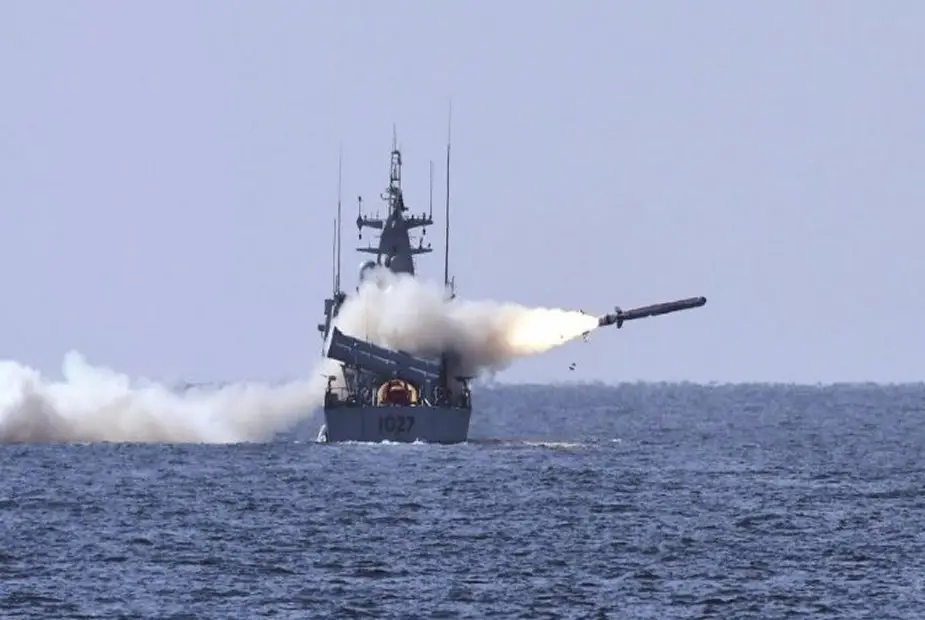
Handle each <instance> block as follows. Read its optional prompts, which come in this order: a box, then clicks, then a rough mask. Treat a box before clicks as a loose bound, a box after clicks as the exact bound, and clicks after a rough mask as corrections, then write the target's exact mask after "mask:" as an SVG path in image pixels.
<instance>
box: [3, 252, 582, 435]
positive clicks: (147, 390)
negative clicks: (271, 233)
mask: <svg viewBox="0 0 925 620" xmlns="http://www.w3.org/2000/svg"><path fill="white" fill-rule="evenodd" d="M372 275H373V278H371V279H368V280H365V281H364V282H363V284H362V285H361V286H360V288H359V291H358V293H357V294H356V295H355V296H352V297H350V298H348V299H347V301H346V302H345V303H344V306H343V307H342V308H341V310H340V313H339V314H338V317H337V319H336V320H335V324H336V325H337V326H338V327H339V328H340V329H341V331H343V332H344V333H345V334H348V335H351V336H354V337H356V338H363V339H368V340H370V341H372V342H375V343H376V344H379V345H381V346H385V347H392V348H398V349H402V350H404V351H407V352H408V353H412V354H416V355H437V354H439V353H440V352H441V351H443V350H449V351H452V352H453V353H455V355H456V358H457V359H456V363H455V365H456V366H457V368H456V370H457V371H459V372H461V373H463V374H465V375H468V376H476V375H478V374H479V373H482V372H494V371H498V370H500V369H502V368H504V367H506V366H507V365H508V364H510V363H511V362H512V361H514V360H515V359H517V358H520V357H524V356H528V355H535V354H537V353H542V352H544V351H548V350H549V349H552V348H553V347H555V346H558V345H560V344H564V343H565V342H568V341H570V340H572V339H574V338H576V337H578V336H580V335H581V334H582V333H584V332H586V331H589V330H593V329H595V328H596V327H597V325H598V320H597V318H596V317H593V316H590V315H587V314H583V313H581V312H574V311H568V310H560V309H551V308H527V307H524V306H521V305H518V304H513V303H496V302H491V301H460V300H450V301H448V300H447V299H446V294H445V292H444V290H443V287H442V286H434V285H432V284H431V285H429V284H427V283H425V282H422V281H421V280H418V279H415V278H412V277H410V276H406V275H395V274H392V273H391V272H390V271H388V270H386V269H380V270H376V272H374V273H373V274H372ZM338 367H339V364H338V363H337V362H335V361H333V360H327V359H326V360H321V361H319V363H318V365H317V366H316V369H315V370H314V371H313V372H312V374H311V376H310V377H308V378H306V379H303V380H299V381H294V382H290V383H287V384H283V385H267V384H261V383H240V384H233V385H228V386H224V387H218V388H204V387H194V388H191V389H187V390H185V391H183V392H177V391H173V390H171V389H169V388H168V387H166V386H163V385H159V384H157V383H154V382H150V381H143V380H142V381H135V382H133V381H131V380H130V379H129V378H128V377H126V376H124V375H121V374H119V373H116V372H114V371H112V370H109V369H106V368H100V367H94V366H91V365H89V364H87V363H86V362H85V361H84V359H83V358H82V357H81V356H80V355H79V354H77V353H69V354H68V355H67V356H65V359H64V364H63V375H64V379H63V381H51V380H49V379H47V378H46V377H43V376H42V375H41V374H40V373H39V372H37V371H36V370H33V369H32V368H28V367H25V366H22V365H20V364H17V363H15V362H12V361H0V442H98V441H111V442H152V443H153V442H170V443H174V442H184V443H188V442H192V443H237V442H244V441H267V440H269V439H271V438H272V437H273V436H274V435H275V434H276V433H278V432H281V431H285V430H288V429H289V428H291V427H292V426H294V425H295V424H296V423H298V422H299V421H302V420H305V419H307V418H309V417H310V416H311V415H312V414H313V412H314V411H315V410H317V408H318V407H320V405H321V403H322V400H323V397H324V391H325V386H326V383H327V380H326V378H325V376H326V375H331V374H336V370H337V369H338Z"/></svg>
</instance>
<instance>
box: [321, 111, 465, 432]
mask: <svg viewBox="0 0 925 620" xmlns="http://www.w3.org/2000/svg"><path fill="white" fill-rule="evenodd" d="M433 178H434V176H433V163H432V162H431V166H430V210H429V213H421V214H420V215H412V214H409V213H408V207H407V206H406V204H405V198H404V193H403V191H402V153H401V150H400V149H399V148H398V141H397V137H396V135H395V129H394V127H393V131H392V151H391V155H390V163H389V185H388V187H387V188H386V191H385V193H384V194H383V195H382V199H383V200H384V201H385V203H386V206H387V214H386V217H385V218H384V219H382V218H379V217H370V216H367V215H364V213H363V198H362V196H359V197H357V220H356V225H357V229H358V231H359V232H358V236H359V238H360V239H361V240H362V238H363V229H364V228H369V229H373V230H379V231H380V233H379V239H378V243H377V244H376V245H371V244H370V245H367V246H365V247H358V248H356V250H357V252H360V253H362V254H370V255H374V256H375V260H372V259H370V260H366V261H365V262H363V263H362V264H361V265H360V270H359V282H358V284H357V290H359V286H360V285H361V284H362V283H363V282H364V281H366V280H367V279H368V278H370V277H371V275H372V274H373V273H374V271H375V270H376V269H377V268H383V267H384V268H386V269H388V270H389V271H390V272H392V273H395V274H407V275H408V276H411V277H414V276H415V275H416V274H415V262H414V258H415V256H418V255H422V254H429V253H431V252H432V251H433V248H432V247H431V246H430V244H429V243H428V244H427V245H426V246H425V245H424V242H423V241H424V240H423V237H424V236H426V234H427V226H430V225H432V224H433V223H434V220H433ZM340 186H341V165H340V163H339V165H338V200H337V218H336V219H335V231H334V243H333V245H334V249H333V253H334V258H333V263H334V268H333V269H334V274H333V280H334V282H333V289H334V290H333V294H332V295H331V297H329V298H327V299H325V300H324V322H323V323H320V324H319V325H318V331H320V332H321V334H322V341H323V343H324V344H323V346H322V355H323V356H324V357H327V358H330V359H333V360H335V361H337V362H340V368H339V369H338V371H337V374H334V375H329V376H328V377H327V379H328V384H327V389H326V391H325V397H324V406H323V410H324V424H323V426H322V428H321V431H320V432H319V436H318V439H319V441H322V442H344V441H357V442H382V441H399V442H414V441H422V442H427V443H461V442H465V441H466V440H467V439H468V436H469V421H470V419H471V417H472V397H471V390H470V387H469V381H470V380H471V377H467V376H459V375H456V374H455V373H454V372H453V367H454V365H455V364H454V361H455V359H456V358H455V356H454V354H453V352H452V351H444V352H441V354H440V355H439V357H438V358H437V359H428V358H423V357H418V356H415V355H412V354H410V353H408V352H406V351H400V350H393V349H388V348H385V347H381V346H379V345H376V344H374V343H372V342H369V341H367V340H361V339H359V338H354V337H352V336H350V335H347V334H344V333H343V332H342V331H341V330H340V329H339V328H338V327H337V326H336V325H335V319H336V318H337V316H338V312H339V311H340V309H341V307H342V306H343V304H344V302H345V301H346V300H347V294H346V293H345V292H344V291H343V290H342V289H341V267H340V259H341V241H340V238H341V200H340V193H341V192H340ZM417 228H420V229H421V237H420V238H419V240H418V242H417V244H416V245H415V244H414V243H413V242H412V239H411V231H412V230H414V229H417ZM444 234H445V237H444V260H443V283H444V288H445V291H446V298H447V300H448V301H449V300H451V299H453V298H455V296H456V282H455V277H454V278H451V277H450V271H449V260H450V249H449V242H450V140H449V136H448V139H447V146H446V197H445V212H444ZM335 384H336V385H335Z"/></svg>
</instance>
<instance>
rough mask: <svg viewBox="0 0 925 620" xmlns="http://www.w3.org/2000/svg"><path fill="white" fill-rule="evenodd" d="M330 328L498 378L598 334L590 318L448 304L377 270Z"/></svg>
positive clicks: (422, 286)
mask: <svg viewBox="0 0 925 620" xmlns="http://www.w3.org/2000/svg"><path fill="white" fill-rule="evenodd" d="M336 324H337V326H338V327H340V329H341V331H343V332H344V333H345V334H347V335H350V336H353V337H355V338H360V339H367V340H369V341H370V342H373V343H375V344H378V345H381V346H385V347H391V348H396V349H402V350H404V351H407V352H409V353H412V354H416V355H436V354H439V352H440V351H444V350H453V351H455V352H456V353H457V354H459V355H460V356H461V358H462V359H461V362H460V363H461V366H462V370H463V372H465V373H466V374H471V375H474V374H476V373H479V372H482V371H497V370H501V369H503V368H505V367H506V366H507V365H509V364H510V363H511V362H513V361H514V360H516V359H518V358H521V357H525V356H528V355H536V354H538V353H543V352H546V351H549V350H550V349H552V348H553V347H556V346H559V345H561V344H564V343H566V342H569V341H570V340H573V339H575V338H577V337H579V336H581V334H583V333H584V332H587V331H590V330H593V329H595V328H596V327H597V326H598V319H597V317H594V316H591V315H588V314H584V313H582V312H577V311H573V310H562V309H558V308H528V307H526V306H522V305H520V304H515V303H499V302H494V301H466V300H460V299H453V300H448V299H447V294H446V293H445V291H444V290H443V287H442V286H435V285H433V284H428V283H427V282H425V281H423V280H421V279H419V278H412V277H410V276H408V275H405V274H393V273H391V272H389V271H388V270H385V269H380V270H377V271H376V272H375V273H374V275H373V277H372V278H370V279H369V280H366V281H364V282H363V284H362V285H361V286H360V290H359V291H358V294H357V295H356V296H354V297H351V298H349V299H348V300H347V301H346V302H345V303H344V306H343V307H342V308H341V310H340V313H339V314H338V317H337V321H336Z"/></svg>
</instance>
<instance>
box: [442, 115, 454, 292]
mask: <svg viewBox="0 0 925 620" xmlns="http://www.w3.org/2000/svg"><path fill="white" fill-rule="evenodd" d="M452 124H453V102H452V101H450V112H449V116H448V117H447V123H446V213H445V214H444V218H445V221H444V224H445V226H446V233H445V235H444V241H443V243H444V245H443V285H444V287H447V286H449V285H450V137H451V128H452Z"/></svg>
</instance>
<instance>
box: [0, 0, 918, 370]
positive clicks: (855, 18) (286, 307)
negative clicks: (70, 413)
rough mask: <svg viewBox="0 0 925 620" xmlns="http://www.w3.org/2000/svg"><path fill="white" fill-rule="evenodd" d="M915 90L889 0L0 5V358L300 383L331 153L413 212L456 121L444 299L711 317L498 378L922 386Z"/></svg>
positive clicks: (317, 314) (324, 288)
mask: <svg viewBox="0 0 925 620" xmlns="http://www.w3.org/2000/svg"><path fill="white" fill-rule="evenodd" d="M923 76H925V4H923V3H921V2H913V1H911V0H910V1H908V2H889V1H886V0H878V1H876V2H871V1H865V2H861V1H857V2H848V1H839V2H835V1H829V2H822V1H819V2H805V1H796V0H793V1H775V2H742V1H740V0H736V1H733V0H729V1H725V2H722V1H713V2H709V3H705V2H698V3H694V2H670V1H664V2H633V3H629V2H618V1H616V0H609V1H603V0H602V1H600V2H590V1H587V2H582V1H579V0H573V1H570V2H564V1H558V2H553V1H549V0H547V1H545V2H542V1H536V2H529V3H526V2H513V1H506V0H499V1H493V2H489V1H485V0H482V1H477V0H469V1H466V2H462V1H459V2H451V1H449V0H447V1H441V2H434V1H424V0H420V1H400V2H373V1H371V0H370V1H367V2H359V1H348V0H332V1H320V0H317V1H312V2H282V1H267V0H261V1H260V2H254V1H244V0H241V1H225V0H223V1H218V0H214V1H210V2H205V1H192V0H183V1H180V0H175V1H170V2H153V1H149V2H116V1H115V0H108V1H105V0H94V1H92V2H91V1H83V2H76V1H75V2H52V1H47V2H39V1H36V0H21V1H14V0H3V1H2V2H0V78H2V86H0V88H2V91H0V92H2V96H0V209H2V211H0V213H2V219H0V259H2V264H3V266H4V274H3V277H4V284H5V286H4V291H3V292H4V294H3V300H2V304H0V319H2V320H0V356H2V357H4V358H11V359H15V360H17V361H20V362H23V363H27V364H30V365H33V366H36V367H38V368H40V369H42V370H43V371H46V372H48V373H55V374H57V373H58V371H59V369H60V364H61V360H62V357H63V355H64V353H65V352H66V351H68V350H70V349H76V350H78V351H80V352H81V353H83V354H84V355H85V356H87V358H88V360H89V361H90V362H92V363H96V364H103V365H107V366H111V367H113V368H116V369H118V370H121V371H125V372H127V373H129V374H132V375H144V376H148V377H156V378H168V379H176V378H181V377H182V378H186V379H189V380H237V379H246V378H250V379H277V378H285V377H293V376H298V375H301V374H305V373H306V372H308V371H310V369H311V368H312V366H313V364H314V363H315V361H316V359H317V358H318V356H319V354H320V337H319V334H318V332H317V331H316V328H315V325H316V324H317V323H318V322H319V320H321V318H322V299H323V297H324V296H325V295H327V294H329V292H330V287H331V283H330V279H331V278H330V272H331V269H330V254H331V251H330V234H331V233H330V231H331V227H332V217H333V212H334V208H335V201H336V190H337V153H338V148H339V147H341V146H342V147H343V152H344V196H345V208H346V209H347V213H348V214H349V218H348V221H349V220H351V219H355V211H354V209H355V196H356V195H357V194H362V195H363V196H364V198H365V201H366V204H368V205H373V204H377V196H378V194H379V193H380V192H381V191H382V190H383V188H384V187H385V186H386V184H387V181H388V151H389V148H390V146H391V137H392V136H391V134H392V124H393V122H394V123H395V124H397V127H398V135H399V141H400V144H401V147H402V148H403V150H404V158H405V169H404V182H405V189H406V195H407V201H408V202H409V203H410V206H411V207H412V208H413V210H415V211H420V210H422V209H425V208H426V204H427V192H428V161H429V160H430V159H434V160H435V168H436V170H437V180H436V185H437V187H438V188H440V187H441V186H442V183H443V176H442V175H443V172H442V168H443V162H442V158H443V156H444V155H443V148H444V141H445V132H446V128H445V126H446V115H447V104H448V101H449V99H450V98H451V97H452V102H453V135H454V142H453V162H454V163H453V166H454V167H453V172H452V174H453V177H452V191H453V205H454V209H455V211H454V212H453V225H454V229H453V237H452V242H451V243H452V249H453V252H452V258H451V266H452V270H453V272H454V274H455V275H456V278H457V284H458V287H459V292H460V295H461V296H462V297H466V298H492V299H498V300H511V301H519V302H522V303H525V304H530V305H548V306H565V307H573V308H583V309H585V310H587V311H589V312H594V313H600V312H606V311H609V310H611V309H612V307H613V306H614V305H615V304H619V305H621V306H623V307H629V306H633V305H640V304H647V303H652V302H656V301H661V300H666V299H673V298H679V297H687V296H692V295H705V296H706V297H707V298H708V299H709V303H708V304H707V306H706V307H704V308H701V309H698V310H694V311H691V312H688V313H682V314H678V315H672V316H669V317H662V318H656V319H650V320H647V321H642V322H639V323H636V324H629V325H627V326H625V327H624V329H622V330H620V331H619V332H617V331H616V330H610V331H608V332H606V333H603V332H602V333H598V334H596V337H595V338H594V339H593V340H592V342H591V343H590V344H584V343H581V342H578V343H574V344H571V345H568V346H567V347H565V348H564V349H562V350H559V351H556V352H552V353H549V354H546V355H543V356H541V357H538V358H535V359H531V360H525V361H520V362H517V363H516V364H515V365H514V366H512V367H511V368H510V369H509V370H508V371H506V372H504V373H503V374H501V375H500V376H499V379H502V380H507V381H556V380H576V379H588V380H592V379H600V380H605V381H619V380H636V379H646V380H693V381H712V380H716V381H743V380H772V381H800V382H816V381H823V382H827V381H837V380H867V379H869V380H877V381H907V380H921V379H923V378H925V370H923V369H925V363H923V350H925V322H923V313H925V277H923V276H925V243H923V235H925V210H923V209H925V208H923V203H922V199H923V196H925V190H923V178H925V177H923V171H925V116H923V111H925V79H923ZM438 200H439V197H438ZM439 215H440V217H439V219H438V224H440V225H441V226H442V213H441V214H439ZM430 234H431V235H433V236H434V242H435V246H436V247H437V248H438V249H439V248H441V247H442V241H441V240H442V230H441V228H440V227H439V226H438V227H435V228H434V229H432V230H431V231H430ZM355 242H356V228H355V227H347V228H345V230H344V246H345V249H351V248H352V247H353V244H355ZM362 243H364V244H365V243H366V239H365V238H364V241H363V242H362ZM361 259H362V256H360V255H359V254H356V253H352V252H348V253H347V254H346V255H345V257H344V263H345V275H344V278H345V280H346V283H347V284H349V285H352V284H354V283H355V278H356V268H357V266H358V265H359V264H360V261H361ZM419 270H420V271H421V272H423V273H424V274H425V275H428V276H432V277H434V278H440V277H442V260H441V257H440V255H439V254H438V253H435V254H433V255H431V256H430V257H424V259H423V260H422V261H420V262H419ZM573 361H574V362H576V363H577V367H576V370H575V371H574V372H569V371H568V365H569V363H570V362H573Z"/></svg>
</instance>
